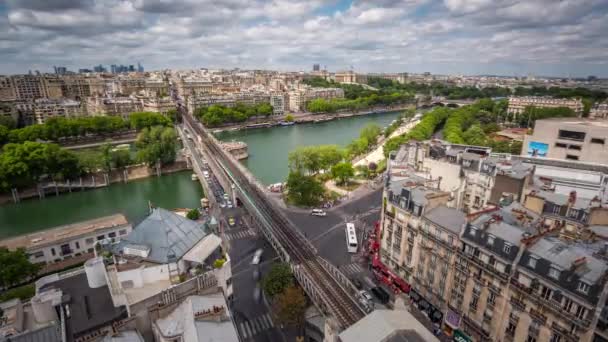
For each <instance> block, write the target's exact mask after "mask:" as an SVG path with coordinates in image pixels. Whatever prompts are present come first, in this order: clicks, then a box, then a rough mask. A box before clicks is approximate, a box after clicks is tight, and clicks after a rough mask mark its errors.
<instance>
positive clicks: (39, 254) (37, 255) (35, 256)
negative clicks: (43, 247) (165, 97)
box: [30, 251, 44, 258]
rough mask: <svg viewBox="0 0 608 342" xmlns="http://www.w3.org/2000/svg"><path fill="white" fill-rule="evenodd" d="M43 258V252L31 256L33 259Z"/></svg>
mask: <svg viewBox="0 0 608 342" xmlns="http://www.w3.org/2000/svg"><path fill="white" fill-rule="evenodd" d="M43 256H44V252H43V251H38V252H35V253H32V254H30V257H32V258H42V257H43Z"/></svg>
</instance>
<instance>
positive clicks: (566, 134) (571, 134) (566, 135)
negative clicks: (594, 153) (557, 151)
mask: <svg viewBox="0 0 608 342" xmlns="http://www.w3.org/2000/svg"><path fill="white" fill-rule="evenodd" d="M585 135H586V134H585V132H575V131H567V130H565V129H560V130H559V133H558V135H557V137H558V138H559V139H566V140H575V141H584V140H585Z"/></svg>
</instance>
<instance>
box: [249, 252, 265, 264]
mask: <svg viewBox="0 0 608 342" xmlns="http://www.w3.org/2000/svg"><path fill="white" fill-rule="evenodd" d="M262 253H264V250H263V249H261V248H259V249H258V250H257V251H255V253H254V254H253V259H252V260H251V264H252V265H258V264H259V263H260V261H262Z"/></svg>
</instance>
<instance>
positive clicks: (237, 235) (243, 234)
mask: <svg viewBox="0 0 608 342" xmlns="http://www.w3.org/2000/svg"><path fill="white" fill-rule="evenodd" d="M254 235H255V234H254V233H253V231H251V230H241V231H238V232H234V233H225V234H224V236H225V237H226V240H228V241H230V240H238V239H245V238H248V237H251V236H254Z"/></svg>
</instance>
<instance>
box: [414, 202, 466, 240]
mask: <svg viewBox="0 0 608 342" xmlns="http://www.w3.org/2000/svg"><path fill="white" fill-rule="evenodd" d="M424 217H425V218H426V219H427V220H429V221H431V222H433V223H435V224H437V225H439V226H441V227H443V228H445V229H447V230H449V231H450V232H452V233H454V234H459V233H460V230H461V229H462V227H463V226H464V224H465V223H466V219H467V216H466V214H465V213H463V212H462V211H460V210H457V209H455V208H448V207H445V206H439V207H437V208H433V209H431V210H429V211H427V212H426V213H425V214H424Z"/></svg>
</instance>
